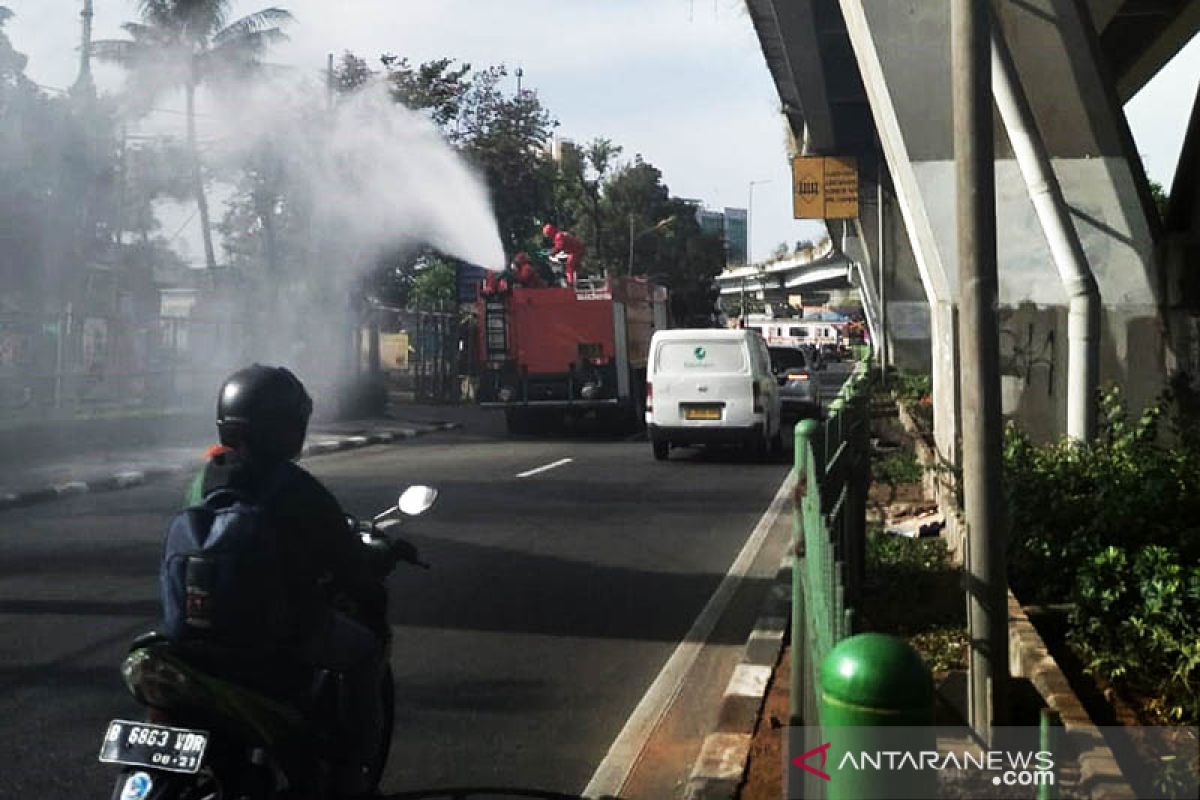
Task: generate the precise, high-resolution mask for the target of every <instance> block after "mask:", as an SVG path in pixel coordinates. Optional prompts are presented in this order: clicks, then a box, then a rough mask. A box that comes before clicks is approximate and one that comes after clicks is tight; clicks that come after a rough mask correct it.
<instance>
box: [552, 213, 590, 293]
mask: <svg viewBox="0 0 1200 800" xmlns="http://www.w3.org/2000/svg"><path fill="white" fill-rule="evenodd" d="M542 235H543V236H545V237H546V238H547V239H549V240H551V241H552V242H553V247H552V248H551V249H550V257H551V258H553V257H554V256H556V255H558V254H559V253H564V254H565V255H566V257H567V264H566V272H567V275H566V277H567V284H568V285H570V286H574V285H575V274H576V272H577V271H578V270H579V268H580V267H581V266H583V242H581V241H580V240H579V237H578V236H574V235H572V234H570V233H567V232H566V231H560V230H559V229H558V228H556V227H554V226H553V225H551V224H550V223H546V225H545V227H543V228H542Z"/></svg>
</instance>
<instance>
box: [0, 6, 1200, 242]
mask: <svg viewBox="0 0 1200 800" xmlns="http://www.w3.org/2000/svg"><path fill="white" fill-rule="evenodd" d="M3 2H4V3H5V4H6V5H8V6H9V7H10V8H11V9H12V10H13V11H15V12H16V14H17V16H16V17H15V18H14V19H13V20H11V21H10V22H9V24H8V27H7V30H8V34H9V36H10V38H11V39H12V40H13V44H14V46H15V47H16V48H17V49H18V50H19V51H21V52H24V53H26V54H27V55H28V56H29V58H30V62H29V66H28V68H27V70H26V72H27V74H29V75H30V77H32V78H33V79H34V80H36V81H38V82H39V83H43V84H46V85H48V86H54V87H65V86H68V85H69V84H70V83H71V82H72V81H73V80H74V77H75V74H76V71H77V65H78V52H77V49H76V48H77V44H78V36H79V25H78V19H79V17H78V11H79V9H80V8H81V6H82V3H81V0H3ZM94 4H95V23H94V35H95V37H96V38H116V37H121V35H122V34H121V31H120V29H119V25H120V23H121V22H123V21H125V20H128V19H133V18H134V17H135V9H136V0H94ZM267 5H279V6H283V7H286V8H287V9H288V10H290V11H291V12H292V13H293V15H294V16H295V18H296V22H295V24H293V25H292V26H290V27H289V29H288V33H289V36H290V39H289V41H288V42H286V43H283V44H281V45H278V46H277V47H275V48H274V49H273V50H272V51H271V54H270V56H269V58H268V60H269V61H272V62H275V63H278V64H283V65H288V66H291V67H294V68H296V69H298V70H310V71H311V73H312V74H313V75H316V74H318V73H319V72H320V71H321V70H322V69H324V65H325V59H326V54H327V53H330V52H334V53H340V52H342V51H344V50H350V51H353V52H354V53H356V54H358V55H360V56H363V57H365V58H367V59H368V60H369V61H372V62H373V61H374V60H375V59H376V58H377V57H378V56H379V55H380V54H381V53H385V52H388V53H395V54H399V55H404V56H407V57H408V58H409V59H410V60H411V61H413V62H421V61H424V60H428V59H431V58H438V57H452V58H456V59H459V60H461V61H464V62H467V63H470V64H472V65H473V66H475V67H485V66H489V65H493V64H506V65H508V66H509V68H510V72H511V71H512V70H513V69H515V68H516V67H518V66H519V67H520V68H521V69H522V70H523V72H524V77H523V86H524V87H525V88H529V89H534V90H536V91H537V92H538V95H539V97H540V99H541V100H542V103H543V104H544V105H545V106H546V107H547V108H548V109H549V110H550V112H551V113H552V114H553V115H554V116H555V117H556V118H557V119H558V120H559V122H560V126H559V128H558V129H557V134H558V135H559V136H561V137H564V138H569V139H573V140H575V141H577V142H587V141H589V140H591V139H593V138H596V137H605V138H608V139H611V140H612V141H613V142H615V143H616V144H619V145H621V146H622V147H623V148H624V152H623V156H624V157H626V158H632V157H633V156H634V154H638V153H640V154H641V155H642V156H643V157H644V158H645V159H646V160H647V161H649V162H650V163H652V164H654V165H655V166H657V167H658V168H659V169H661V170H662V172H663V180H664V182H665V183H666V184H667V185H668V186H669V187H670V190H671V192H672V194H674V195H677V196H680V197H688V198H695V199H698V200H701V201H702V202H703V203H704V204H705V205H706V206H708V207H710V208H722V207H725V206H731V207H738V208H745V207H747V205H752V209H751V253H752V256H753V257H754V258H755V259H761V258H763V257H766V256H767V255H768V254H769V253H770V251H771V250H773V249H774V248H775V246H776V245H778V244H779V243H780V242H789V243H795V242H796V241H797V240H800V239H811V238H813V237H815V236H818V235H820V233H821V232H822V230H823V228H822V226H821V225H820V223H815V222H810V221H797V220H793V219H792V205H791V194H790V184H791V179H790V170H789V165H788V155H787V137H786V130H785V125H784V122H783V119H782V117H781V116H780V114H779V113H778V108H779V100H778V96H777V95H776V93H775V89H774V85H773V84H772V82H771V78H770V74H769V72H768V71H767V67H766V63H765V61H764V59H763V56H762V52H761V50H760V49H759V44H758V40H757V38H756V37H755V34H754V30H753V26H752V25H751V22H750V19H749V16H748V15H747V13H746V12H745V10H744V6H743V3H742V2H741V0H556V1H555V2H546V1H545V0H504V1H503V2H496V1H495V0H251V1H247V0H235V2H234V3H233V10H234V14H235V15H239V14H242V13H247V12H250V11H254V10H257V9H260V8H263V7H265V6H267ZM1197 76H1200V38H1197V39H1196V40H1193V41H1192V42H1191V43H1190V44H1189V45H1188V46H1187V47H1186V48H1185V49H1184V50H1183V51H1182V52H1181V53H1180V55H1179V56H1177V57H1176V59H1175V60H1174V61H1173V62H1172V63H1171V64H1169V65H1168V66H1167V67H1166V68H1165V69H1164V70H1163V71H1162V72H1161V73H1160V74H1159V75H1158V76H1157V77H1156V78H1155V80H1154V81H1153V82H1152V83H1151V84H1150V85H1148V86H1147V87H1146V88H1145V89H1144V90H1143V91H1142V92H1141V93H1140V94H1139V95H1138V96H1137V97H1135V98H1134V99H1133V100H1132V101H1131V102H1130V103H1129V104H1128V105H1127V106H1126V113H1127V114H1128V115H1129V117H1130V125H1131V128H1132V130H1133V135H1134V140H1135V142H1136V143H1137V146H1138V150H1139V151H1140V152H1141V154H1142V158H1143V161H1144V162H1145V165H1146V170H1147V173H1148V174H1149V176H1150V177H1151V178H1152V179H1154V180H1157V181H1158V182H1160V183H1162V184H1163V185H1164V186H1166V187H1167V188H1168V190H1169V188H1170V185H1171V179H1172V177H1173V175H1174V171H1175V165H1176V163H1177V161H1178V157H1179V151H1180V148H1181V147H1182V143H1183V134H1184V129H1185V127H1186V124H1187V117H1188V114H1189V112H1190V109H1191V102H1192V99H1193V98H1194V96H1195V93H1196V83H1197ZM98 79H99V81H100V83H101V85H102V87H106V86H107V87H112V88H115V87H116V86H118V85H119V77H118V75H117V74H116V73H115V72H114V71H113V68H111V67H106V68H100V69H99V70H98ZM512 80H513V87H512V88H515V78H513V79H512ZM160 105H165V106H170V103H169V102H168V101H167V100H164V101H163V102H162V103H160ZM175 105H181V104H180V103H175ZM160 117H161V119H162V122H161V124H163V125H171V124H177V125H179V127H180V128H182V122H181V119H182V118H181V117H177V116H173V115H169V114H161V115H160ZM752 182H753V188H751V183H752ZM751 193H753V201H752V204H751ZM164 227H167V226H164Z"/></svg>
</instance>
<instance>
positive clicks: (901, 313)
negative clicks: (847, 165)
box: [747, 0, 1200, 462]
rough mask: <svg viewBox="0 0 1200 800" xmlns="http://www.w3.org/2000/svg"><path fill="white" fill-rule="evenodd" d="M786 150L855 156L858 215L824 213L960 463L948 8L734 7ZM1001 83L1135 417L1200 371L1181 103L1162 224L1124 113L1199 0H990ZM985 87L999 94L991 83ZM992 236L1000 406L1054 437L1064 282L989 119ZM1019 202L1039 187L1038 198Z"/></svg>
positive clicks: (1199, 218)
mask: <svg viewBox="0 0 1200 800" xmlns="http://www.w3.org/2000/svg"><path fill="white" fill-rule="evenodd" d="M747 8H748V9H749V13H750V16H751V18H752V20H753V23H754V26H755V29H756V31H757V34H758V38H759V42H760V44H761V48H762V52H763V56H764V58H765V60H766V63H767V66H768V68H769V70H770V72H771V75H772V78H773V80H774V82H775V86H776V89H777V92H778V95H779V99H780V109H781V112H782V114H783V115H784V117H785V118H786V120H787V123H788V128H789V129H790V131H791V133H792V137H793V144H794V152H795V153H797V154H804V155H836V156H855V157H857V159H858V164H859V178H860V198H861V200H862V202H861V204H860V207H861V214H860V216H859V218H858V219H854V220H849V221H845V222H843V221H841V220H830V221H828V223H827V224H828V225H829V228H830V232H831V235H832V236H833V237H834V239H835V241H839V242H840V249H841V251H842V252H843V253H845V255H846V257H847V258H848V259H849V260H850V261H851V262H852V264H853V265H854V267H855V269H854V274H856V275H858V276H859V277H860V278H861V281H862V288H863V290H864V293H865V294H867V295H869V296H870V301H871V303H872V304H874V305H876V306H877V309H876V314H874V316H877V317H881V318H882V325H883V327H884V328H885V331H886V333H885V338H886V341H887V343H888V345H889V348H888V349H889V353H890V361H891V362H892V363H895V364H897V365H899V366H905V367H915V368H927V369H930V370H931V372H932V374H933V380H934V394H935V397H934V402H935V404H936V410H937V414H936V415H935V419H936V428H937V430H936V437H937V440H938V445H939V448H940V449H941V450H942V452H943V455H945V456H947V457H949V458H951V459H953V460H954V461H955V462H957V461H958V458H957V456H958V453H957V452H956V451H955V442H956V440H957V429H958V423H957V420H958V409H957V407H956V403H955V390H954V386H955V385H956V383H957V381H956V375H955V365H956V350H957V342H956V338H957V335H956V330H955V309H956V305H957V297H958V285H957V283H958V281H957V256H956V227H955V216H956V212H955V191H954V187H955V184H954V161H953V158H954V153H953V141H952V118H953V115H952V106H951V67H950V4H949V3H947V2H941V1H940V0H887V2H878V1H877V0H747ZM993 9H994V18H995V20H996V22H997V24H996V26H995V27H996V30H997V32H998V34H999V35H1000V46H1001V47H1004V48H1006V49H1007V51H1008V52H1009V53H1010V54H1011V61H1012V64H1013V66H1014V69H1013V70H1012V72H1011V78H1012V79H1011V80H1010V83H1009V85H1011V86H1015V88H1016V91H1017V92H1018V93H1019V94H1020V95H1021V96H1022V97H1023V98H1024V100H1025V102H1026V105H1027V107H1028V109H1029V115H1028V118H1027V119H1026V122H1027V123H1028V124H1027V125H1026V126H1025V127H1023V128H1019V129H1017V130H1016V133H1017V134H1018V135H1019V136H1020V137H1021V138H1022V139H1024V138H1025V137H1033V138H1034V139H1035V140H1036V141H1037V142H1039V143H1040V144H1041V145H1042V146H1043V147H1044V150H1045V152H1046V154H1047V155H1048V157H1049V165H1050V168H1051V170H1052V173H1053V176H1054V178H1055V179H1056V181H1057V183H1058V185H1059V186H1060V187H1061V194H1062V198H1063V200H1064V202H1065V206H1066V211H1067V214H1066V217H1067V218H1068V219H1069V220H1070V226H1071V227H1073V233H1074V236H1075V237H1077V239H1078V241H1079V243H1080V244H1081V245H1082V252H1083V254H1084V256H1086V265H1087V267H1088V268H1089V269H1090V272H1091V274H1092V275H1093V276H1094V279H1095V283H1096V285H1097V286H1098V288H1099V295H1100V301H1101V304H1102V313H1101V323H1100V337H1099V340H1100V349H1099V364H1100V380H1101V382H1102V383H1109V382H1115V383H1119V384H1121V385H1122V386H1123V387H1124V388H1125V389H1126V392H1127V394H1128V396H1129V398H1130V400H1131V402H1132V403H1134V404H1140V403H1143V402H1145V401H1146V400H1148V399H1150V398H1152V397H1153V396H1155V395H1156V394H1157V393H1158V392H1159V391H1160V390H1161V389H1162V387H1163V383H1164V380H1165V379H1166V378H1167V376H1168V375H1169V374H1170V373H1171V372H1173V371H1175V370H1177V369H1189V370H1190V371H1191V374H1192V375H1196V374H1197V373H1200V331H1198V327H1197V319H1200V316H1198V315H1200V280H1198V279H1197V277H1196V275H1197V271H1198V270H1200V236H1198V232H1200V198H1198V197H1197V190H1196V172H1197V168H1198V165H1200V152H1198V151H1200V141H1197V139H1198V136H1200V134H1198V133H1197V129H1198V128H1200V123H1198V122H1197V114H1198V113H1200V111H1198V110H1197V109H1196V106H1195V102H1196V95H1195V86H1194V85H1193V87H1192V88H1191V90H1190V92H1189V94H1188V96H1186V97H1181V98H1180V102H1181V103H1186V104H1190V105H1192V107H1193V113H1192V121H1191V126H1190V128H1189V132H1188V135H1187V141H1186V144H1185V147H1184V155H1183V158H1182V160H1181V163H1180V167H1179V171H1178V173H1177V177H1176V180H1175V183H1174V185H1173V186H1172V187H1171V206H1170V208H1169V210H1168V213H1167V214H1166V217H1165V218H1162V217H1160V215H1159V213H1158V210H1157V208H1156V207H1155V204H1154V202H1153V199H1152V197H1151V194H1150V188H1149V183H1148V181H1147V179H1146V175H1145V173H1144V171H1143V168H1142V163H1141V159H1140V157H1139V156H1138V153H1137V150H1136V148H1135V146H1134V143H1133V139H1132V136H1131V134H1130V131H1129V125H1128V123H1127V121H1126V119H1125V116H1124V112H1123V110H1122V106H1123V104H1124V103H1125V102H1126V101H1127V100H1128V99H1129V98H1131V97H1132V96H1133V95H1134V94H1135V93H1136V92H1137V91H1138V90H1139V89H1140V88H1141V87H1142V86H1144V85H1145V84H1146V83H1147V82H1148V81H1149V80H1150V79H1151V78H1152V77H1153V76H1154V75H1155V74H1156V73H1157V72H1158V70H1159V69H1161V68H1162V66H1163V65H1164V64H1166V63H1167V62H1168V61H1169V60H1170V59H1171V58H1172V57H1173V56H1174V55H1175V54H1176V53H1177V52H1178V51H1179V50H1180V49H1181V48H1182V47H1183V46H1184V45H1185V44H1186V43H1187V42H1188V41H1190V40H1191V38H1192V37H1193V36H1194V35H1195V34H1196V32H1197V31H1198V30H1200V2H1196V1H1195V0H994V3H993ZM995 80H996V78H995V76H994V85H995ZM995 141H996V154H995V157H996V186H997V190H996V193H997V198H996V200H997V238H998V253H997V255H998V261H999V279H1000V302H1001V306H1002V308H1001V327H1002V330H1001V357H1002V369H1003V372H1004V375H1003V378H1002V391H1003V395H1004V397H1003V401H1004V411H1005V413H1006V414H1008V415H1013V416H1015V417H1017V418H1018V419H1019V420H1020V421H1021V422H1022V424H1023V425H1025V426H1026V427H1027V428H1028V429H1030V430H1031V431H1032V432H1033V433H1034V434H1035V435H1036V436H1039V437H1041V438H1049V437H1054V436H1058V435H1060V434H1061V433H1063V432H1064V431H1065V423H1066V411H1067V407H1066V406H1067V403H1066V394H1067V393H1066V381H1067V341H1068V330H1067V300H1068V288H1067V287H1066V286H1065V285H1064V281H1063V280H1062V279H1060V277H1059V275H1060V273H1059V271H1058V269H1056V262H1055V260H1054V255H1053V253H1052V251H1051V249H1050V247H1049V245H1048V243H1047V241H1048V240H1047V229H1044V228H1043V226H1042V221H1041V218H1040V217H1039V216H1038V214H1037V213H1036V211H1035V205H1034V201H1033V199H1031V198H1032V197H1033V196H1034V195H1035V194H1036V189H1037V187H1035V186H1033V185H1032V184H1027V183H1026V180H1025V179H1024V177H1023V173H1022V171H1021V169H1020V168H1019V165H1018V162H1017V153H1016V152H1014V148H1013V146H1012V143H1011V142H1010V139H1009V134H1008V128H1007V126H1006V124H1005V123H1004V122H1002V120H1001V118H1000V117H999V116H997V121H996V136H995ZM1031 189H1032V191H1031Z"/></svg>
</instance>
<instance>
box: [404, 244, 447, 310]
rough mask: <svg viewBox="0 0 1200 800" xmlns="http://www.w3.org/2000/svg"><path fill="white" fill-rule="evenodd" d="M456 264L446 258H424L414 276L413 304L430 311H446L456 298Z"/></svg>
mask: <svg viewBox="0 0 1200 800" xmlns="http://www.w3.org/2000/svg"><path fill="white" fill-rule="evenodd" d="M455 294H456V283H455V271H454V265H453V264H451V263H450V262H448V261H445V260H444V259H440V258H436V257H431V258H427V259H424V260H423V262H422V264H421V267H420V269H419V270H418V271H417V272H416V274H415V276H414V277H413V285H412V297H411V301H410V302H411V304H412V305H414V306H415V307H417V308H420V309H425V310H430V311H445V310H448V309H450V308H453V307H454V303H455V300H456V296H455Z"/></svg>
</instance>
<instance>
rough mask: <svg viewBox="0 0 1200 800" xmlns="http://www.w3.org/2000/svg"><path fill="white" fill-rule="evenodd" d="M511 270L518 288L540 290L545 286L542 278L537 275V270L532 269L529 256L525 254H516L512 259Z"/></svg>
mask: <svg viewBox="0 0 1200 800" xmlns="http://www.w3.org/2000/svg"><path fill="white" fill-rule="evenodd" d="M512 270H513V272H514V273H516V276H517V284H518V285H519V286H523V287H525V288H526V289H541V288H544V287H545V285H546V282H545V281H543V280H542V276H541V275H538V274H537V270H535V269H534V268H533V264H531V263H529V256H528V255H527V254H525V253H517V255H516V257H515V258H514V259H513V265H512Z"/></svg>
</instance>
